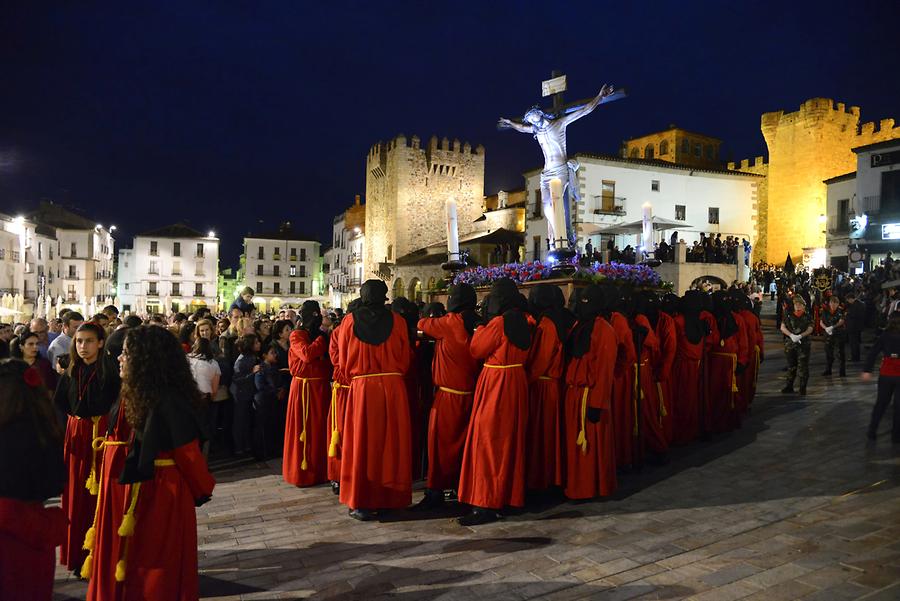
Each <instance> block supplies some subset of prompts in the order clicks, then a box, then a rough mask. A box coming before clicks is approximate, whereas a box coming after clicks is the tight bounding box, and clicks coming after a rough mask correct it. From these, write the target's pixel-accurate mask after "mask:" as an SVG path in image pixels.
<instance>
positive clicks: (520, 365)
mask: <svg viewBox="0 0 900 601" xmlns="http://www.w3.org/2000/svg"><path fill="white" fill-rule="evenodd" d="M485 302H486V308H485V319H487V320H488V322H487V325H485V326H482V327H479V328H477V329H476V330H475V334H474V335H473V336H472V344H471V347H470V348H471V351H472V356H473V357H474V358H475V359H483V360H484V367H483V369H482V371H481V375H479V376H478V383H477V384H476V385H475V401H474V405H473V408H472V419H471V421H470V422H469V431H468V434H467V435H466V445H465V451H464V452H463V463H462V470H461V472H460V477H459V500H460V501H461V502H463V503H467V504H469V505H471V506H472V512H471V513H470V514H468V515H465V516H463V517H461V518H459V523H460V524H462V525H463V526H472V525H476V524H484V523H487V522H491V521H494V520H497V519H498V518H499V517H500V516H499V514H498V513H497V512H498V510H500V509H502V508H503V507H505V506H507V505H510V506H513V507H522V506H523V505H524V504H525V432H526V424H527V420H528V378H527V376H526V371H525V363H526V361H527V360H528V352H529V350H530V348H531V340H532V332H531V326H530V325H529V323H528V319H527V318H526V316H525V313H524V312H523V311H522V306H523V305H524V304H527V303H523V298H522V296H521V294H519V291H518V289H517V288H516V285H515V284H514V283H513V281H512V280H509V279H502V280H497V281H496V282H494V284H493V286H492V287H491V292H490V295H489V296H488V298H487V299H486V301H485Z"/></svg>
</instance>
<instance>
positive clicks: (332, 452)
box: [328, 382, 350, 457]
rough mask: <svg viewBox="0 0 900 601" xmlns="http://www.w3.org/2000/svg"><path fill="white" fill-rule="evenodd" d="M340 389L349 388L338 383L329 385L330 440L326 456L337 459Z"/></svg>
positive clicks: (339, 436)
mask: <svg viewBox="0 0 900 601" xmlns="http://www.w3.org/2000/svg"><path fill="white" fill-rule="evenodd" d="M341 388H350V387H349V386H347V385H346V384H341V383H340V382H332V383H331V438H330V439H329V440H330V442H329V443H328V456H329V457H337V448H338V445H340V444H341V432H340V430H338V416H337V398H338V391H339V390H340V389H341Z"/></svg>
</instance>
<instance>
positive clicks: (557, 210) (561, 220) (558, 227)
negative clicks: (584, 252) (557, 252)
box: [550, 177, 566, 248]
mask: <svg viewBox="0 0 900 601" xmlns="http://www.w3.org/2000/svg"><path fill="white" fill-rule="evenodd" d="M550 202H551V204H552V207H553V220H552V226H553V231H552V233H551V235H550V247H551V248H557V247H562V246H565V245H563V244H561V241H562V240H564V239H565V238H566V208H565V206H564V205H563V185H562V180H561V179H559V178H558V177H554V178H553V179H551V180H550Z"/></svg>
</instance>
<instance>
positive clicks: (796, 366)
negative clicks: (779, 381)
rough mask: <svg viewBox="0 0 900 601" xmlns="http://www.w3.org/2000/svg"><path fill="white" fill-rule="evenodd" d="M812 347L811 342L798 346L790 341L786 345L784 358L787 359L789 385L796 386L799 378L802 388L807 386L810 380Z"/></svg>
mask: <svg viewBox="0 0 900 601" xmlns="http://www.w3.org/2000/svg"><path fill="white" fill-rule="evenodd" d="M811 346H812V345H811V344H810V343H809V342H806V341H804V342H801V343H800V344H796V343H794V342H792V341H790V340H787V341H785V343H784V356H785V358H787V364H788V371H787V383H788V385H789V386H793V385H794V379H795V378H797V377H799V379H800V386H806V381H807V380H809V351H810V347H811Z"/></svg>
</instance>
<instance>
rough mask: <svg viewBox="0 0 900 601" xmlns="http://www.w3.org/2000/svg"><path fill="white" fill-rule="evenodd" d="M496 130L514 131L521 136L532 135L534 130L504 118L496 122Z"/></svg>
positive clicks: (529, 126)
mask: <svg viewBox="0 0 900 601" xmlns="http://www.w3.org/2000/svg"><path fill="white" fill-rule="evenodd" d="M497 129H514V130H516V131H520V132H522V133H523V134H531V133H534V128H532V127H531V125H523V124H521V123H516V122H515V121H512V120H511V119H507V118H505V117H500V119H499V120H498V121H497Z"/></svg>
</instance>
